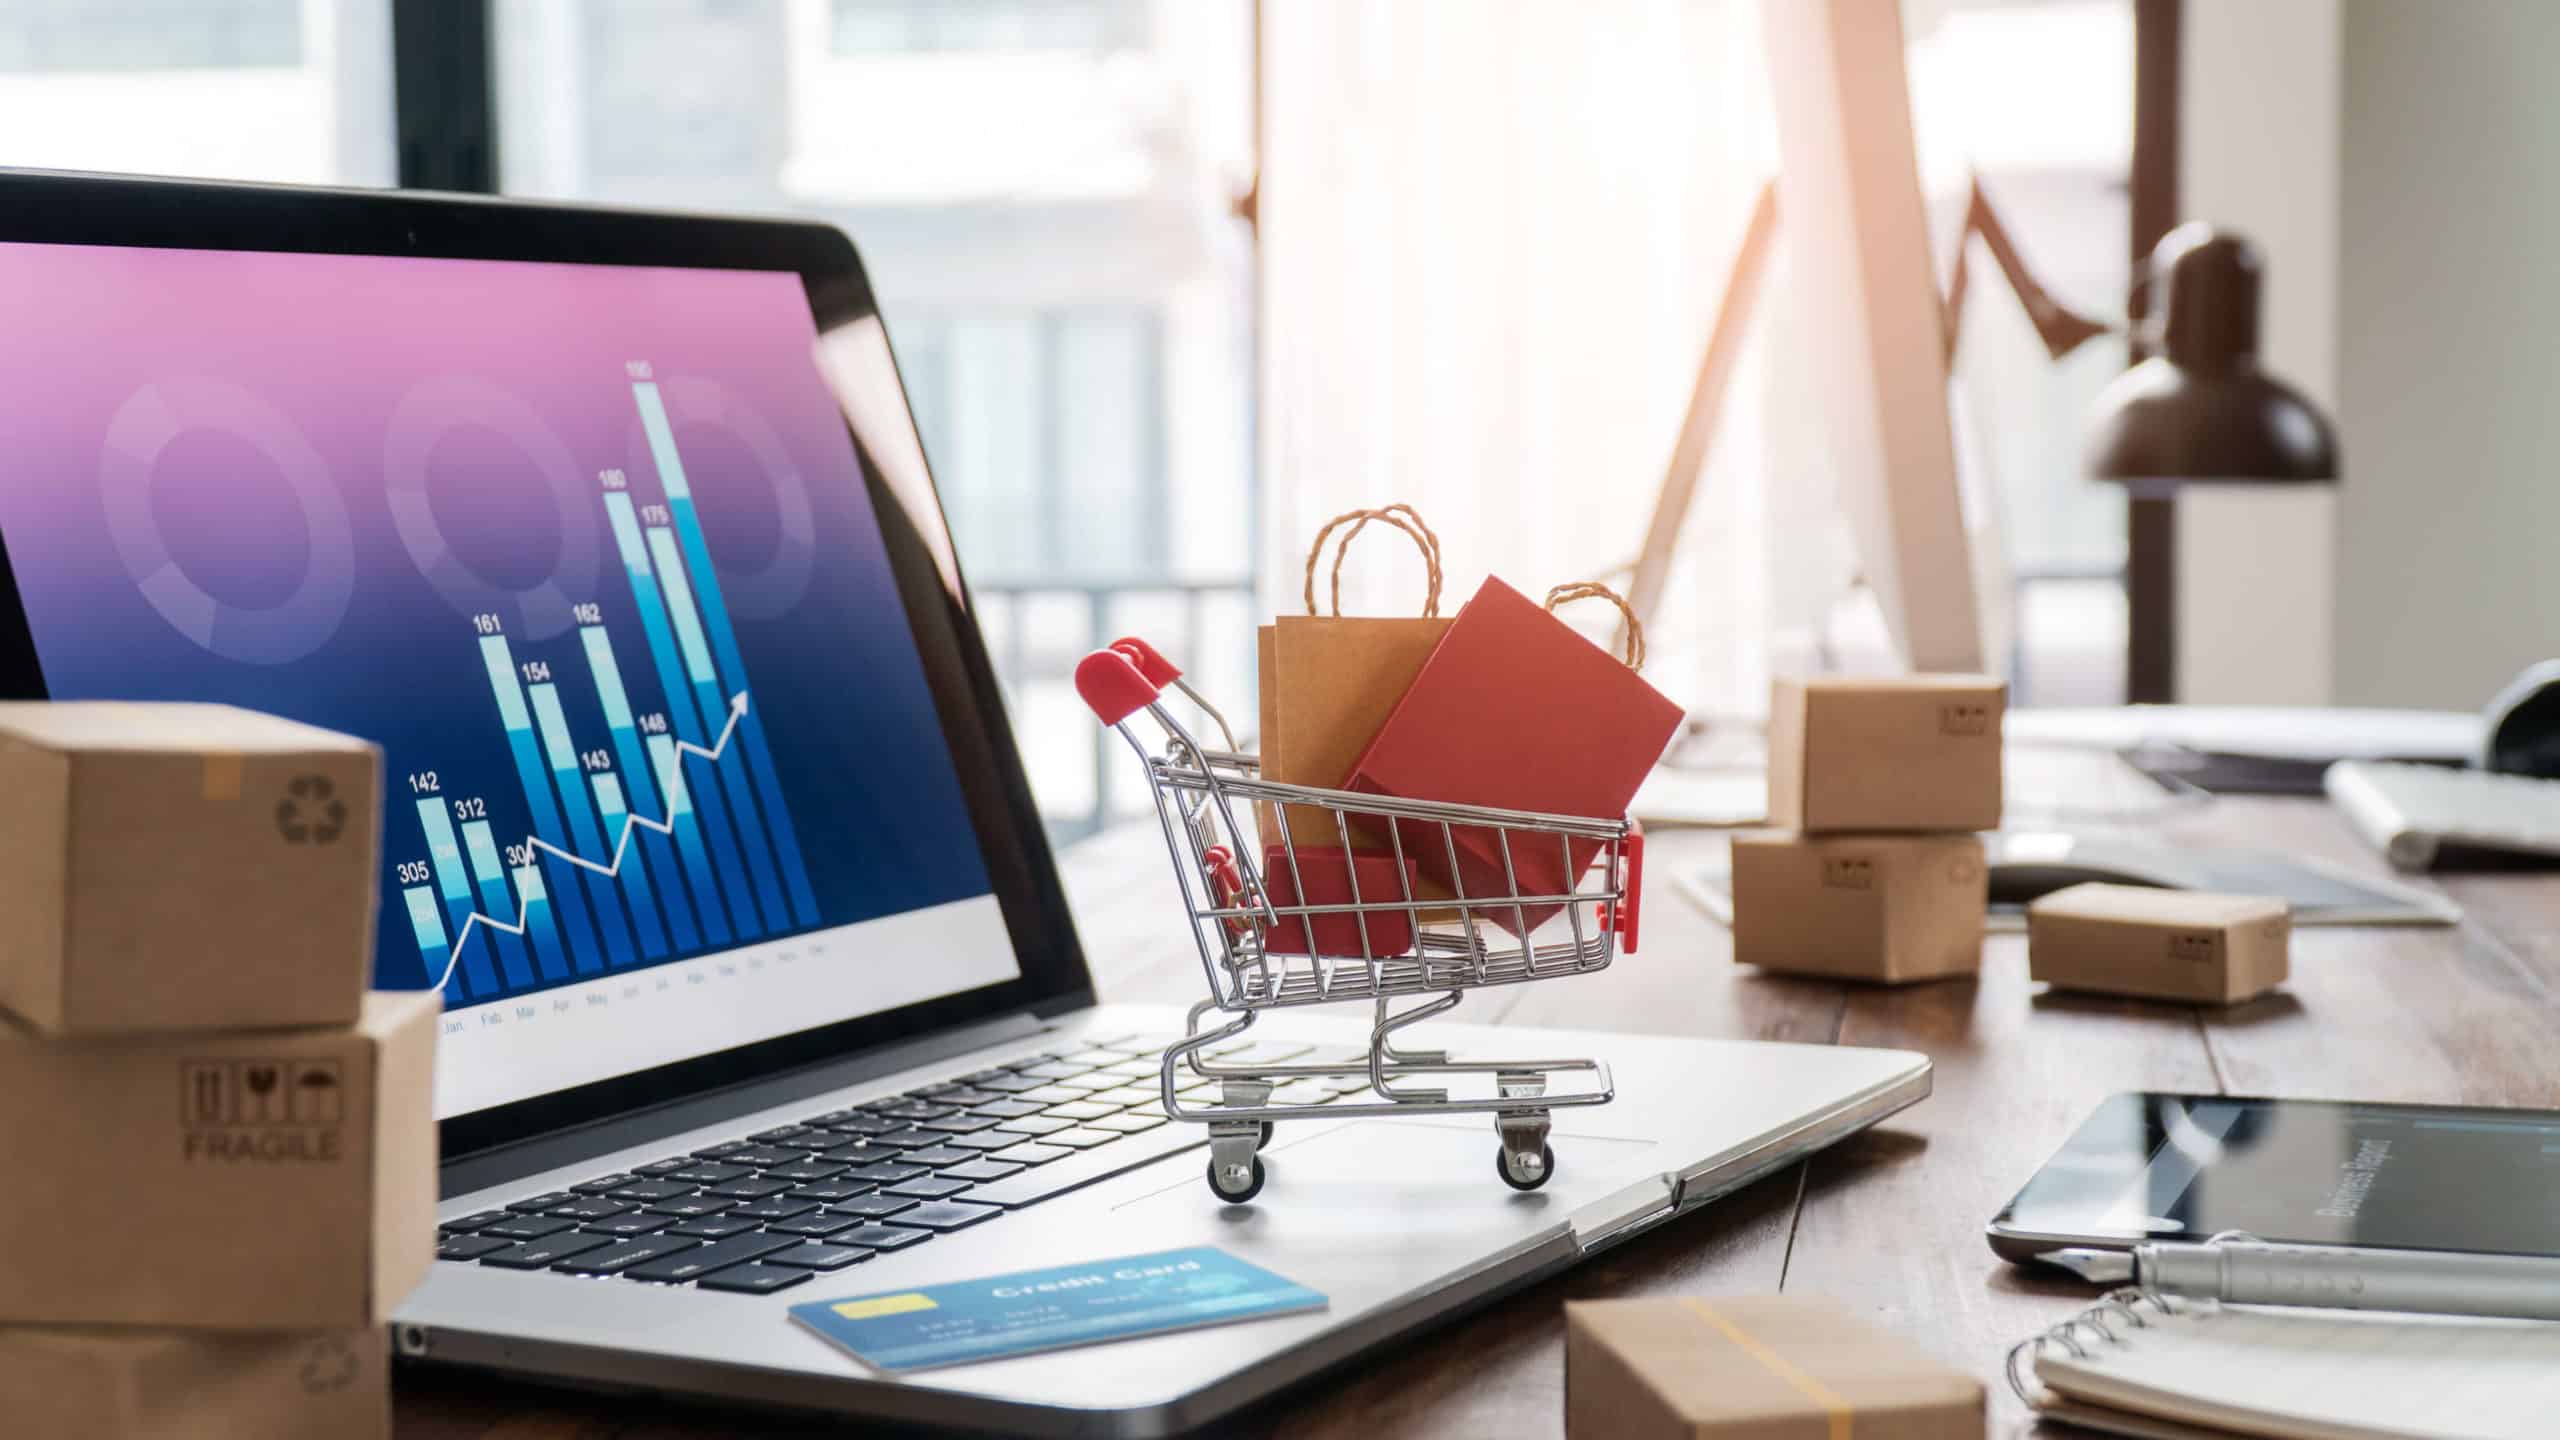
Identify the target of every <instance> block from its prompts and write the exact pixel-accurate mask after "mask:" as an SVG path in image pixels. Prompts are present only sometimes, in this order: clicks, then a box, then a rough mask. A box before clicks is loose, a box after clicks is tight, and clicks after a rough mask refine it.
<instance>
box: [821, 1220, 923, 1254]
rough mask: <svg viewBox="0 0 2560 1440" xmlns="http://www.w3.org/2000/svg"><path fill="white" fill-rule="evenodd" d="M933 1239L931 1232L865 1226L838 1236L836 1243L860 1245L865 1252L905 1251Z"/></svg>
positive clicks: (882, 1226) (883, 1226)
mask: <svg viewBox="0 0 2560 1440" xmlns="http://www.w3.org/2000/svg"><path fill="white" fill-rule="evenodd" d="M932 1238H933V1232H932V1231H930V1230H900V1229H897V1228H895V1227H893V1226H888V1225H865V1226H863V1227H862V1228H861V1229H859V1230H847V1231H845V1232H844V1233H843V1234H841V1235H838V1236H837V1237H836V1243H837V1244H839V1245H859V1246H861V1247H862V1248H863V1249H865V1250H903V1249H905V1248H907V1247H908V1246H910V1245H921V1244H923V1243H924V1242H925V1241H927V1240H930V1239H932Z"/></svg>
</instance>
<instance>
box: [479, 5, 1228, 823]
mask: <svg viewBox="0 0 2560 1440" xmlns="http://www.w3.org/2000/svg"><path fill="white" fill-rule="evenodd" d="M494 18H495V39H494V46H493V49H494V57H495V63H496V70H497V85H498V102H499V115H498V134H499V137H500V145H501V152H500V156H499V184H500V188H501V189H502V190H505V191H508V192H511V193H517V194H527V195H541V196H552V197H559V198H571V199H597V200H609V201H617V202H626V203H638V204H649V205H667V206H680V207H693V208H707V209H745V210H764V211H775V210H785V211H796V212H799V213H802V214H808V215H814V216H817V217H819V218H821V219H825V220H829V221H832V222H834V223H836V224H839V225H842V226H844V227H845V229H846V230H848V231H849V232H851V233H852V234H853V236H854V237H855V238H856V240H857V241H858V242H859V243H860V245H861V247H862V250H863V255H864V259H865V262H866V263H867V264H868V266H869V267H870V270H871V275H872V281H873V284H874V286H875V288H876V289H877V290H878V292H879V294H880V298H881V305H882V309H883V310H884V312H885V313H886V315H887V318H888V322H889V333H890V337H891V340H892V341H893V343H895V345H896V346H897V349H898V355H899V363H900V367H901V369H902V371H903V373H904V375H905V377H906V380H907V384H908V388H909V391H910V393H911V395H912V398H913V400H914V404H915V407H916V412H917V419H918V423H919V425H920V427H921V429H922V431H923V435H924V440H925V451H926V454H927V455H928V456H929V457H930V459H931V460H932V462H933V465H934V470H935V474H936V478H937V479H938V480H939V481H940V482H941V485H942V488H943V496H944V500H945V502H946V504H947V505H948V507H949V509H950V512H951V517H952V528H953V531H954V533H955V536H956V538H957V540H958V543H959V546H960V554H961V559H962V561H963V563H964V564H965V565H966V566H967V567H968V570H969V573H970V578H971V582H972V584H973V585H974V586H975V588H976V589H977V591H978V593H979V595H980V597H981V600H982V602H983V607H984V608H983V619H984V623H985V625H986V628H987V632H988V639H989V643H990V645H991V646H992V647H993V649H994V652H995V658H996V664H997V670H998V673H999V674H1000V675H1001V677H1002V678H1003V680H1004V682H1005V684H1006V687H1007V689H1008V691H1009V694H1010V698H1011V701H1012V704H1013V707H1014V712H1015V714H1014V718H1015V724H1016V728H1017V730H1018V731H1019V733H1020V735H1021V738H1022V743H1023V747H1024V750H1025V754H1026V761H1027V763H1028V765H1029V767H1030V771H1031V777H1032V785H1033V788H1034V790H1035V791H1036V792H1037V793H1038V794H1039V796H1040V799H1041V803H1042V807H1043V809H1044V811H1045V812H1046V813H1047V814H1048V815H1049V816H1050V817H1051V820H1052V822H1053V824H1055V825H1056V826H1057V827H1058V828H1059V830H1060V832H1061V833H1064V834H1075V833H1081V832H1083V831H1087V830H1090V829H1093V828H1097V827H1099V826H1100V825H1101V824H1102V823H1104V822H1105V820H1106V819H1108V818H1110V817H1112V816H1114V815H1117V814H1121V813H1126V812H1127V811H1128V810H1129V809H1130V808H1132V806H1134V805H1142V804H1143V803H1144V796H1143V793H1142V792H1139V793H1134V794H1133V793H1131V792H1130V791H1129V790H1128V789H1127V787H1126V785H1125V784H1124V782H1126V781H1130V780H1133V779H1134V776H1131V775H1125V774H1119V773H1116V772H1122V771H1126V770H1127V769H1128V767H1127V765H1126V764H1125V762H1121V761H1119V760H1117V758H1116V757H1114V758H1113V759H1112V760H1110V761H1108V762H1106V761H1105V758H1104V757H1103V756H1102V754H1101V753H1100V752H1099V750H1098V748H1097V744H1096V741H1097V736H1098V734H1099V732H1098V730H1097V727H1096V726H1095V725H1094V723H1093V720H1092V717H1091V716H1090V715H1089V714H1088V713H1086V712H1085V711H1084V710H1083V708H1082V706H1081V705H1080V704H1079V703H1078V702H1077V701H1076V699H1075V696H1074V692H1073V690H1072V687H1071V684H1070V678H1069V674H1070V671H1071V670H1072V668H1073V666H1074V664H1075V661H1076V660H1077V659H1079V658H1081V656H1082V655H1083V654H1084V652H1085V651H1087V650H1089V649H1093V648H1095V647H1097V646H1099V645H1101V644H1102V643H1104V642H1105V641H1108V640H1109V639H1111V638H1113V637H1114V636H1116V635H1119V634H1122V633H1128V632H1132V631H1135V632H1140V633H1145V634H1147V635H1148V637H1149V638H1150V639H1151V640H1154V641H1155V642H1156V643H1158V644H1160V645H1162V646H1163V647H1164V648H1165V649H1166V650H1167V651H1168V652H1169V653H1173V654H1176V655H1180V656H1183V657H1185V659H1186V663H1188V664H1189V665H1190V666H1191V667H1192V668H1193V669H1194V670H1195V672H1197V673H1199V674H1200V675H1201V676H1202V679H1203V683H1204V684H1205V685H1207V686H1210V687H1213V689H1214V693H1215V694H1217V695H1219V696H1222V697H1232V698H1233V700H1234V702H1235V704H1236V706H1237V707H1238V708H1239V709H1240V710H1242V711H1244V712H1245V713H1250V704H1249V701H1250V694H1251V677H1252V635H1253V624H1252V620H1253V613H1252V612H1253V606H1252V602H1251V597H1252V591H1253V579H1254V567H1253V563H1252V553H1253V527H1252V524H1251V516H1252V514H1253V490H1252V475H1253V430H1252V415H1253V371H1252V359H1253V327H1252V314H1253V312H1252V303H1253V286H1252V275H1253V271H1252V265H1253V245H1252V236H1251V234H1250V231H1249V230H1248V228H1247V227H1246V225H1245V224H1244V222H1243V221H1241V220H1239V219H1237V218H1236V217H1235V215H1234V213H1233V211H1232V207H1231V203H1230V200H1229V197H1231V196H1232V195H1233V194H1235V193H1236V192H1238V191H1240V190H1242V189H1243V188H1244V186H1245V184H1246V183H1247V181H1248V179H1249V177H1250V175H1251V171H1252V123H1251V116H1252V87H1253V64H1254V58H1253V57H1254V43H1253V28H1252V27H1253V11H1252V7H1251V6H1250V4H1249V3H1248V0H613V3H604V0H498V3H497V6H496V10H495V17H494Z"/></svg>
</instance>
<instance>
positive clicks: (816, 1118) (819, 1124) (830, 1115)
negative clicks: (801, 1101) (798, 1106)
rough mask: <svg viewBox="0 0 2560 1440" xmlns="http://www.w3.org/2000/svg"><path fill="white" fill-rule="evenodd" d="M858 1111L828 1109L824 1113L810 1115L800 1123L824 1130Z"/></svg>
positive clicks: (847, 1118) (851, 1116) (840, 1122)
mask: <svg viewBox="0 0 2560 1440" xmlns="http://www.w3.org/2000/svg"><path fill="white" fill-rule="evenodd" d="M859 1113H860V1112H859V1111H855V1110H830V1111H828V1112H827V1113H826V1114H824V1115H812V1116H810V1117H809V1118H808V1119H806V1120H803V1121H801V1122H800V1123H801V1124H803V1125H806V1126H808V1127H809V1128H810V1129H812V1130H824V1129H826V1128H827V1127H828V1126H830V1125H837V1124H842V1123H843V1122H844V1121H847V1120H850V1119H852V1118H853V1117H854V1116H855V1115H857V1114H859Z"/></svg>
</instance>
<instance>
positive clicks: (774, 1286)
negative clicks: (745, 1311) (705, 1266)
mask: <svg viewBox="0 0 2560 1440" xmlns="http://www.w3.org/2000/svg"><path fill="white" fill-rule="evenodd" d="M808 1278H809V1272H808V1271H806V1270H793V1269H789V1268H787V1267H785V1266H781V1265H741V1266H739V1267H737V1268H736V1269H734V1270H723V1271H721V1272H720V1273H719V1274H717V1275H705V1276H704V1277H702V1279H701V1280H700V1281H699V1282H697V1283H696V1284H695V1285H694V1287H693V1288H695V1289H696V1290H726V1291H729V1292H731V1293H733V1294H738V1295H770V1294H772V1293H773V1292H774V1291H776V1290H788V1289H790V1288H791V1287H792V1286H794V1285H797V1284H799V1283H801V1282H802V1281H804V1280H806V1279H808Z"/></svg>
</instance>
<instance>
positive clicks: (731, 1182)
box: [436, 1036, 1366, 1295]
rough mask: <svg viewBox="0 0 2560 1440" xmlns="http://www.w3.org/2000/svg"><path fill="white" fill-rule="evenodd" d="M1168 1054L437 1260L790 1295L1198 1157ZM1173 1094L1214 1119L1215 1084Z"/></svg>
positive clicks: (1292, 1053) (1110, 1043) (816, 1141)
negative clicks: (1135, 1170)
mask: <svg viewBox="0 0 2560 1440" xmlns="http://www.w3.org/2000/svg"><path fill="white" fill-rule="evenodd" d="M1170 1043H1172V1042H1171V1039H1170V1038H1169V1037H1162V1036H1155V1037H1147V1036H1125V1037H1122V1038H1119V1039H1114V1040H1107V1041H1099V1042H1095V1043H1091V1044H1088V1045H1084V1046H1082V1047H1080V1048H1078V1049H1075V1050H1072V1051H1050V1052H1045V1053H1042V1054H1038V1055H1032V1056H1026V1057H1024V1058H1022V1059H1019V1060H1014V1061H1009V1062H1007V1063H1006V1064H1003V1065H999V1066H995V1067H993V1068H990V1069H985V1070H976V1071H972V1072H970V1073H968V1074H966V1075H959V1076H955V1077H953V1078H951V1079H949V1080H944V1081H938V1082H936V1083H933V1084H930V1085H925V1086H921V1087H919V1088H917V1089H915V1090H911V1091H908V1092H907V1093H906V1094H903V1095H892V1096H889V1097H887V1098H884V1099H879V1100H870V1101H865V1102H864V1103H862V1104H860V1105H855V1106H850V1107H848V1108H845V1109H841V1110H829V1111H826V1112H824V1113H822V1114H816V1115H810V1116H808V1117H806V1118H804V1119H802V1120H800V1121H799V1122H797V1123H796V1124H791V1125H782V1126H776V1127H774V1128H772V1129H768V1130H759V1131H757V1132H755V1133H754V1134H751V1135H744V1136H741V1137H739V1138H738V1139H735V1140H730V1141H726V1142H723V1143H721V1144H718V1145H712V1146H708V1147H706V1148H704V1149H700V1150H695V1151H691V1152H689V1153H685V1154H672V1155H668V1156H665V1157H663V1158H661V1159H658V1160H653V1161H651V1162H649V1163H648V1164H645V1165H639V1166H635V1167H633V1168H632V1169H631V1170H628V1171H617V1172H615V1173H612V1174H606V1175H598V1176H596V1177H594V1178H593V1179H589V1180H583V1181H580V1182H579V1183H577V1184H575V1185H572V1186H570V1187H569V1188H568V1189H566V1190H557V1191H551V1192H548V1193H545V1194H541V1195H528V1196H526V1197H525V1198H524V1199H522V1200H517V1201H513V1202H511V1203H509V1204H508V1205H507V1206H506V1207H505V1208H504V1209H501V1210H487V1211H482V1212H481V1213H479V1214H476V1215H465V1216H461V1217H459V1218H457V1219H453V1220H448V1221H445V1222H444V1223H443V1224H442V1225H441V1226H440V1227H439V1237H438V1239H439V1243H438V1247H437V1251H436V1255H437V1258H438V1259H440V1260H445V1261H450V1262H454V1263H458V1264H464V1263H467V1264H480V1265H488V1266H493V1267H496V1268H498V1269H502V1270H549V1271H553V1272H555V1273H558V1274H563V1275H581V1276H590V1277H603V1276H611V1277H615V1278H619V1279H623V1280H637V1281H643V1282H646V1283H650V1284H658V1285H694V1286H698V1287H699V1288H701V1289H704V1290H714V1291H724V1292H727V1293H731V1294H743V1295H764V1294H770V1293H771V1292H773V1291H776V1290H783V1289H788V1288H789V1287H791V1286H793V1285H797V1284H799V1283H800V1282H802V1281H804V1280H807V1279H808V1278H810V1277H811V1276H812V1275H817V1274H824V1273H826V1272H829V1271H835V1270H842V1269H845V1268H846V1267H848V1266H852V1265H858V1264H860V1263H862V1262H863V1261H865V1260H868V1259H870V1258H871V1257H872V1256H874V1255H879V1254H884V1253H887V1252H891V1251H897V1250H905V1249H908V1248H910V1247H912V1246H916V1245H921V1244H925V1243H927V1242H928V1241H931V1240H933V1239H935V1238H936V1237H938V1236H942V1235H948V1234H950V1233H952V1232H954V1231H958V1230H965V1229H968V1228H969V1227H971V1226H973V1225H980V1224H984V1223H986V1222H988V1221H991V1220H995V1219H997V1218H999V1217H1001V1216H1003V1215H1004V1214H1006V1213H1007V1212H1008V1211H1012V1210H1018V1209H1021V1208H1023V1207H1024V1206H1027V1205H1032V1204H1036V1203H1038V1202H1039V1201H1042V1200H1045V1199H1048V1198H1049V1197H1050V1196H1052V1195H1059V1194H1064V1193H1065V1192H1067V1191H1069V1190H1073V1189H1076V1188H1078V1187H1080V1186H1083V1185H1087V1184H1091V1183H1092V1182H1094V1181H1096V1180H1100V1179H1103V1178H1106V1177H1107V1176H1110V1175H1114V1174H1118V1173H1119V1172H1120V1171H1123V1170H1126V1169H1128V1168H1130V1167H1131V1166H1135V1165H1142V1164H1145V1163H1146V1162H1147V1161H1150V1160H1153V1159H1156V1158H1158V1157H1160V1156H1163V1155H1166V1154H1169V1153H1171V1152H1173V1151H1175V1150H1179V1149H1182V1148H1184V1147H1186V1146H1190V1145H1196V1144H1198V1143H1200V1141H1201V1139H1202V1138H1203V1136H1204V1133H1205V1132H1203V1131H1200V1130H1197V1129H1194V1128H1192V1127H1190V1126H1187V1125H1183V1126H1173V1125H1168V1124H1167V1123H1166V1121H1165V1115H1164V1106H1163V1097H1162V1095H1161V1094H1160V1092H1159V1090H1158V1088H1157V1085H1158V1078H1157V1077H1158V1074H1159V1072H1160V1068H1161V1066H1162V1064H1163V1057H1164V1048H1165V1046H1166V1045H1168V1044H1170ZM1311 1049H1312V1047H1310V1046H1306V1045H1298V1044H1291V1043H1285V1042H1277V1041H1253V1040H1238V1041H1234V1042H1231V1043H1230V1044H1228V1045H1225V1046H1222V1047H1218V1048H1216V1049H1212V1050H1211V1051H1210V1052H1208V1053H1209V1054H1211V1055H1212V1056H1215V1057H1218V1058H1220V1059H1222V1060H1225V1061H1228V1062H1230V1063H1248V1064H1249V1063H1256V1062H1259V1063H1264V1064H1278V1063H1283V1062H1290V1061H1295V1062H1298V1063H1307V1062H1309V1061H1312V1060H1315V1059H1317V1058H1318V1057H1315V1056H1313V1055H1311V1054H1310V1053H1309V1052H1310V1050H1311ZM1324 1058H1325V1059H1328V1060H1330V1059H1332V1058H1334V1057H1324ZM1364 1088H1366V1085H1365V1082H1360V1081H1355V1080H1350V1079H1333V1078H1327V1079H1322V1080H1298V1081H1293V1082H1291V1083H1290V1084H1288V1085H1285V1086H1283V1087H1281V1088H1280V1089H1279V1090H1278V1091H1276V1092H1275V1093H1274V1094H1273V1097H1272V1098H1273V1100H1274V1101H1275V1102H1277V1103H1281V1104H1322V1103H1325V1102H1327V1101H1330V1100H1333V1099H1336V1098H1339V1097H1340V1096H1343V1095H1348V1094H1352V1093H1356V1092H1357V1091H1359V1090H1361V1089H1364ZM1176 1093H1177V1094H1179V1095H1180V1096H1181V1097H1182V1099H1183V1100H1184V1102H1185V1103H1188V1104H1195V1105H1209V1104H1214V1103H1216V1100H1217V1082H1216V1081H1210V1080H1203V1081H1196V1082H1194V1083H1193V1084H1191V1085H1189V1086H1187V1087H1185V1088H1183V1089H1182V1090H1180V1091H1178V1092H1176Z"/></svg>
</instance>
